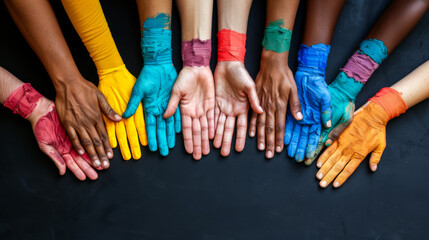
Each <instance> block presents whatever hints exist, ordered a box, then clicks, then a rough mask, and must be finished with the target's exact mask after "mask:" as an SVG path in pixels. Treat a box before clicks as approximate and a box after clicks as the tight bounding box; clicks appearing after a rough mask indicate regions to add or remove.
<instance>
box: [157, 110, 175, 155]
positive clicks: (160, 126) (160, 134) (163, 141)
mask: <svg viewBox="0 0 429 240" xmlns="http://www.w3.org/2000/svg"><path fill="white" fill-rule="evenodd" d="M170 119H171V117H170ZM156 125H157V126H156V136H157V139H158V147H159V153H160V154H161V156H167V155H168V145H167V128H166V126H165V120H164V118H163V117H162V116H157V117H156ZM173 134H174V132H173Z"/></svg>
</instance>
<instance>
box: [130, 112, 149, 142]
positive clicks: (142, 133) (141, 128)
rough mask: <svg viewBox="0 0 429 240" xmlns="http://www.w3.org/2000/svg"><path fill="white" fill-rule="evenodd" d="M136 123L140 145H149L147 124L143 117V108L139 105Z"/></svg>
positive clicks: (135, 117) (135, 115) (135, 118)
mask: <svg viewBox="0 0 429 240" xmlns="http://www.w3.org/2000/svg"><path fill="white" fill-rule="evenodd" d="M133 118H134V123H135V124H136V128H137V132H138V134H139V139H140V143H141V144H142V145H143V146H146V145H147V135H146V124H145V122H144V115H143V107H142V106H141V105H139V106H138V107H137V111H136V113H135V114H134V116H133Z"/></svg>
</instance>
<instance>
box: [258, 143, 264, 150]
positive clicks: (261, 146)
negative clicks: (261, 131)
mask: <svg viewBox="0 0 429 240" xmlns="http://www.w3.org/2000/svg"><path fill="white" fill-rule="evenodd" d="M258 148H259V150H261V151H262V150H264V144H263V143H259V147H258Z"/></svg>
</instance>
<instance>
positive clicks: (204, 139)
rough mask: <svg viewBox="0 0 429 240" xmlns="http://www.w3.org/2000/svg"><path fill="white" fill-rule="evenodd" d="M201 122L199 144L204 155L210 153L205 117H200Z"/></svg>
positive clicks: (207, 126)
mask: <svg viewBox="0 0 429 240" xmlns="http://www.w3.org/2000/svg"><path fill="white" fill-rule="evenodd" d="M200 124H201V146H202V152H203V154H204V155H207V154H209V153H210V142H209V125H208V123H207V117H206V116H202V117H200Z"/></svg>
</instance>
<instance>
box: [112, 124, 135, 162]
mask: <svg viewBox="0 0 429 240" xmlns="http://www.w3.org/2000/svg"><path fill="white" fill-rule="evenodd" d="M115 125H116V126H115V128H116V135H117V136H118V142H119V147H120V148H121V154H122V158H123V159H124V160H130V159H131V152H130V149H129V147H128V141H127V131H126V130H125V123H124V122H123V121H121V122H118V123H116V124H115Z"/></svg>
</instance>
